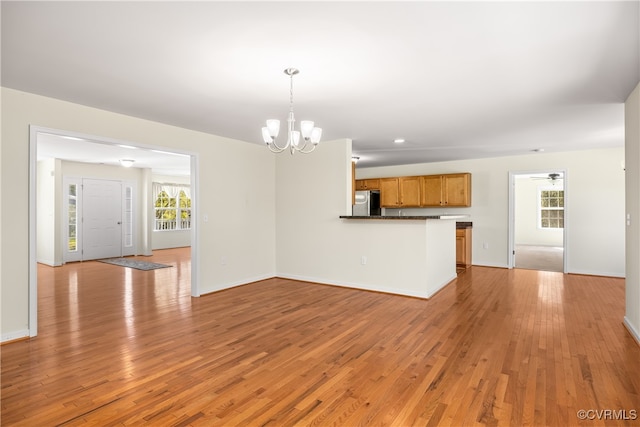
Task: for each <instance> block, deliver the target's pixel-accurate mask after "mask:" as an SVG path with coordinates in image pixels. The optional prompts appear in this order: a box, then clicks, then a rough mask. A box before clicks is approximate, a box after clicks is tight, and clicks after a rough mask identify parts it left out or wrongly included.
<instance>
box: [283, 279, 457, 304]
mask: <svg viewBox="0 0 640 427" xmlns="http://www.w3.org/2000/svg"><path fill="white" fill-rule="evenodd" d="M277 276H278V277H281V278H283V279H291V280H300V281H302V282H311V283H319V284H321V285H331V286H339V287H342V288H351V289H361V290H363V291H372V292H382V293H385V294H392V295H403V296H407V297H414V298H422V299H429V298H430V297H431V296H433V295H434V294H436V293H437V292H438V291H439V290H440V289H442V288H444V287H445V286H446V285H447V284H449V283H451V280H453V279H455V276H454V277H453V279H451V280H449V281H446V282H445V283H443V284H442V285H441V286H440V287H438V288H437V290H436V291H434V292H431V293H428V292H426V291H423V292H416V291H415V290H409V289H402V288H395V287H394V288H389V287H386V286H371V285H365V284H362V283H353V282H344V281H340V282H336V281H332V280H326V279H319V278H317V277H310V276H300V275H297V274H286V273H278V275H277Z"/></svg>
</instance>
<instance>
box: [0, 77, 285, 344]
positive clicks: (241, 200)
mask: <svg viewBox="0 0 640 427" xmlns="http://www.w3.org/2000/svg"><path fill="white" fill-rule="evenodd" d="M1 96H2V111H1V114H2V146H1V152H2V155H1V156H0V159H1V161H2V164H1V168H0V176H1V179H0V182H1V183H2V188H1V190H2V191H1V192H2V199H3V200H11V204H8V203H6V202H4V203H2V206H1V209H2V213H1V215H2V217H3V218H9V217H10V218H12V220H11V221H10V222H9V223H6V222H2V223H1V224H0V229H1V235H2V241H1V243H0V247H1V249H0V250H1V254H2V259H1V266H2V269H1V272H0V275H1V283H0V292H1V293H0V295H1V299H2V301H1V311H2V313H1V323H2V325H1V333H2V341H6V340H9V339H14V338H19V337H23V336H27V335H28V334H29V331H28V328H29V323H28V322H29V299H28V298H29V269H30V265H29V257H28V254H29V241H28V238H27V236H28V235H29V215H28V214H29V167H28V165H29V126H30V125H35V126H42V127H46V128H52V129H61V130H67V131H72V132H79V133H83V134H87V135H95V136H101V137H106V138H110V139H116V140H120V141H128V142H134V143H138V144H144V145H148V146H155V147H161V148H167V149H174V150H178V151H183V150H187V151H190V152H192V153H195V154H197V156H198V161H199V165H200V168H199V176H198V179H199V182H200V184H201V189H200V191H199V197H198V199H197V200H198V203H197V207H196V211H197V213H199V214H200V215H199V216H196V221H197V227H198V235H199V245H200V252H199V254H196V256H198V257H199V258H200V271H199V276H200V291H201V292H202V293H208V292H212V291H215V290H219V289H224V288H227V287H230V286H234V285H237V284H242V283H247V282H251V281H255V280H259V279H263V278H268V277H273V276H274V275H275V249H274V248H275V227H274V224H275V188H274V177H275V159H274V158H273V155H272V153H270V152H268V151H267V150H265V149H264V147H262V146H261V145H258V144H249V143H245V142H242V141H236V140H231V139H228V138H222V137H218V136H215V135H210V134H205V133H202V132H196V131H190V130H187V129H182V128H178V127H175V126H169V125H164V124H161V123H156V122H151V121H147V120H142V119H138V118H134V117H129V116H124V115H121V114H116V113H111V112H107V111H104V110H99V109H95V108H90V107H86V106H82V105H77V104H73V103H69V102H64V101H60V100H56V99H52V98H47V97H43V96H38V95H33V94H29V93H25V92H20V91H16V90H13V89H8V88H2V93H1ZM150 178H151V177H150V176H149V179H150ZM203 214H208V219H209V221H208V222H203V221H202V216H203ZM223 256H224V257H226V258H227V260H228V262H227V263H226V265H224V266H223V265H221V263H220V260H221V257H223Z"/></svg>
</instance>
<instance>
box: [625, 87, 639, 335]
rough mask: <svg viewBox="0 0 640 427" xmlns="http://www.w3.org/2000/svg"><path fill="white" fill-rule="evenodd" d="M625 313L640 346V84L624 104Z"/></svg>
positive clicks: (626, 320)
mask: <svg viewBox="0 0 640 427" xmlns="http://www.w3.org/2000/svg"><path fill="white" fill-rule="evenodd" d="M625 147H626V150H625V167H626V181H625V182H626V200H627V205H626V213H627V215H629V222H628V224H627V227H626V248H627V250H626V261H627V262H626V281H625V283H626V300H625V302H626V311H625V318H624V322H625V325H626V326H627V328H628V329H629V331H631V333H632V334H633V335H634V336H635V339H636V340H637V341H638V342H639V343H640V84H638V86H636V88H635V89H634V90H633V92H632V93H631V94H630V95H629V98H627V102H626V103H625Z"/></svg>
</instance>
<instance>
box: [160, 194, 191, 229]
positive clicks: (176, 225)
mask: <svg viewBox="0 0 640 427" xmlns="http://www.w3.org/2000/svg"><path fill="white" fill-rule="evenodd" d="M152 187H153V212H154V215H153V217H154V221H153V231H154V232H156V231H158V232H165V231H182V230H191V221H192V219H191V218H192V209H193V202H192V205H191V206H190V207H189V208H186V209H183V208H181V207H180V193H181V192H182V191H184V193H185V196H186V197H187V198H188V199H189V200H190V201H191V200H192V198H191V191H190V185H188V184H173V183H159V182H154V183H153V185H152ZM162 191H164V192H166V193H167V195H168V196H169V198H170V199H172V198H175V199H176V206H175V207H156V200H158V196H159V195H160V193H161V192H162ZM159 209H163V210H175V212H176V215H175V220H174V221H171V222H169V224H173V226H169V227H165V228H158V224H160V223H162V221H159V220H158V219H157V216H156V212H157V211H158V210H159ZM185 211H187V212H189V220H187V221H184V220H182V213H183V212H185ZM165 224H167V222H165Z"/></svg>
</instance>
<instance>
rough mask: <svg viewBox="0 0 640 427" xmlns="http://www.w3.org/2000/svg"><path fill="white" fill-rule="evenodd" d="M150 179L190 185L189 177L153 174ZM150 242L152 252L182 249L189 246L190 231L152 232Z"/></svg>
mask: <svg viewBox="0 0 640 427" xmlns="http://www.w3.org/2000/svg"><path fill="white" fill-rule="evenodd" d="M151 179H152V181H153V182H160V183H171V184H186V185H189V184H190V183H191V177H189V176H169V175H157V174H153V175H152V178H151ZM151 240H152V246H153V250H156V249H169V248H183V247H187V246H191V230H164V231H155V230H154V231H153V232H152V236H151Z"/></svg>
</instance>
